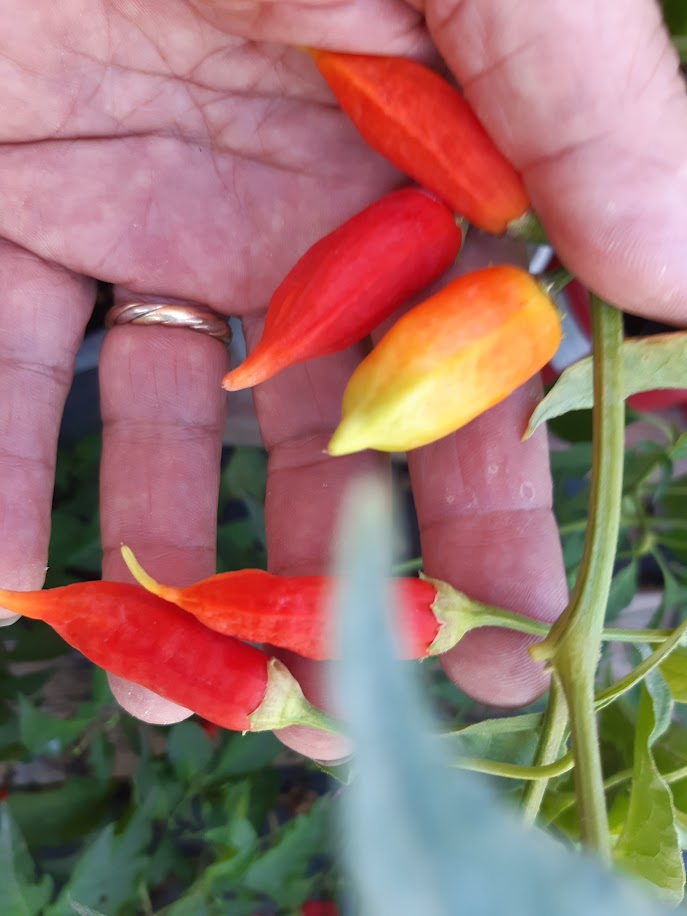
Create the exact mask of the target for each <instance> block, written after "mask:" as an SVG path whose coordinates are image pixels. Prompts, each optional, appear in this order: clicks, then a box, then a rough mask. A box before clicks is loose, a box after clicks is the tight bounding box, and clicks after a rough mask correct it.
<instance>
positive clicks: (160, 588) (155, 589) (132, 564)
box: [120, 544, 168, 598]
mask: <svg viewBox="0 0 687 916" xmlns="http://www.w3.org/2000/svg"><path fill="white" fill-rule="evenodd" d="M120 550H121V554H122V559H123V560H124V562H125V563H126V568H127V569H128V570H129V572H130V573H131V575H132V576H133V577H134V579H135V580H136V581H137V582H138V584H139V585H142V586H143V588H144V589H145V590H146V591H147V592H152V593H153V595H157V596H158V597H160V598H165V597H166V594H165V592H166V591H167V590H168V589H167V587H166V586H165V585H161V584H160V583H159V582H157V581H156V580H155V579H153V577H152V576H151V575H149V574H148V573H147V572H146V571H145V569H143V567H142V566H141V564H140V563H139V562H138V560H137V559H136V557H135V556H134V552H133V550H132V549H131V548H130V547H127V546H126V544H122V546H121V548H120Z"/></svg>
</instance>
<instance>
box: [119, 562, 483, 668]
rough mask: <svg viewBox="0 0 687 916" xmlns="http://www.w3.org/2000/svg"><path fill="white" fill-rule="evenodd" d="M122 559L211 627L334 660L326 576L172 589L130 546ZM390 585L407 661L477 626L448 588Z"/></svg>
mask: <svg viewBox="0 0 687 916" xmlns="http://www.w3.org/2000/svg"><path fill="white" fill-rule="evenodd" d="M122 556H123V557H124V562H125V563H126V564H127V566H128V567H129V571H130V572H131V574H132V575H133V576H134V577H135V578H136V579H137V581H138V582H140V583H141V585H143V587H144V588H147V589H148V590H149V591H151V592H152V593H153V594H155V595H159V596H160V597H161V598H164V599H165V600H166V601H172V602H173V603H174V604H176V605H178V606H179V607H181V608H183V609H184V610H185V611H188V612H189V613H190V614H193V615H194V616H195V617H197V618H198V620H200V621H201V623H203V624H204V625H205V626H206V627H210V628H211V629H213V630H217V631H218V632H220V633H225V634H227V635H230V636H236V637H238V638H239V639H246V640H250V641H252V642H266V643H271V644H272V645H274V646H279V647H281V648H282V649H289V650H291V651H292V652H297V653H298V654H299V655H302V656H304V657H306V658H314V659H319V660H323V659H328V658H333V657H334V656H335V655H336V652H335V645H334V639H333V633H332V632H331V619H330V618H331V607H330V605H331V595H332V591H333V588H334V584H335V580H333V579H332V578H331V577H329V576H273V575H271V574H270V573H268V572H264V571H263V570H261V569H240V570H236V571H235V572H227V573H220V574H219V575H216V576H210V578H208V579H201V581H200V582H195V583H194V584H193V585H187V586H186V587H185V588H174V587H173V586H169V585H162V584H161V583H159V582H156V581H155V580H154V579H153V578H151V576H149V575H148V574H147V573H146V572H145V570H144V569H142V568H141V566H140V565H139V564H138V562H137V561H136V559H135V557H134V555H133V553H132V552H131V550H130V549H129V548H128V547H122ZM390 585H391V586H392V588H393V606H394V608H395V609H396V611H397V619H396V622H397V628H396V633H397V637H398V649H399V654H400V655H401V657H403V658H425V657H426V656H428V655H438V654H440V653H441V652H446V651H447V650H448V649H450V648H452V647H453V646H454V645H455V644H456V643H457V642H458V641H459V640H460V639H461V638H462V637H463V636H464V635H465V633H466V632H467V631H468V630H469V629H472V627H474V626H476V625H478V621H479V611H478V610H475V605H474V602H471V601H470V599H469V598H467V597H466V596H465V595H462V594H461V593H460V592H458V591H456V590H455V589H453V588H451V586H450V585H447V584H446V583H444V582H439V581H436V580H434V579H416V578H403V579H400V578H399V579H392V580H391V581H390Z"/></svg>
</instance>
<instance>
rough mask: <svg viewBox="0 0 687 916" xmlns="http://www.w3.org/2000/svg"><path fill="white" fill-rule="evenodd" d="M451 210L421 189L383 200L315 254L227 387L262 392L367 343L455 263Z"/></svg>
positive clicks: (278, 298) (289, 280) (285, 287)
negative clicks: (301, 367)
mask: <svg viewBox="0 0 687 916" xmlns="http://www.w3.org/2000/svg"><path fill="white" fill-rule="evenodd" d="M461 240H462V234H461V231H460V229H459V228H458V226H457V225H456V222H455V219H454V218H453V214H452V213H451V211H450V210H449V209H448V208H447V207H446V206H444V204H442V203H441V201H439V200H437V199H436V198H435V197H432V196H431V195H430V194H428V193H426V192H425V191H421V190H420V189H419V188H404V189H402V190H400V191H395V192H393V193H391V194H387V195H386V196H385V197H382V198H381V200H378V201H376V203H373V204H371V205H370V206H369V207H367V208H366V209H365V210H363V211H362V212H361V213H358V214H357V215H356V216H354V217H352V218H351V219H349V220H348V222H346V223H344V224H343V225H342V226H339V228H338V229H336V230H335V231H334V232H332V233H330V234H329V235H327V236H325V238H323V239H321V240H320V241H319V242H317V243H316V244H315V245H313V247H312V248H310V249H309V250H308V251H307V252H306V253H305V254H304V255H303V257H302V258H301V259H300V260H299V261H298V263H297V264H296V265H295V267H293V268H292V270H291V271H289V273H288V274H287V276H286V277H285V279H284V280H282V282H281V283H280V284H279V286H278V287H277V290H276V291H275V293H274V295H273V296H272V298H271V299H270V303H269V306H268V308H267V317H266V319H265V327H264V330H263V334H262V338H261V339H260V342H259V343H258V345H257V346H256V347H255V349H254V350H253V351H252V352H251V353H249V355H248V357H247V358H246V359H245V360H244V361H243V363H241V365H240V366H238V367H237V368H236V369H234V370H233V371H232V372H229V373H228V374H227V375H226V376H225V377H224V380H223V382H222V384H223V386H224V387H225V388H226V389H228V390H229V391H236V390H238V389H239V388H246V387H248V386H250V385H257V384H258V383H259V382H263V381H265V379H268V378H270V377H271V376H272V375H274V374H275V373H277V372H279V371H280V370H281V369H284V368H285V367H286V366H291V365H293V364H294V363H298V362H302V361H303V360H306V359H312V358H313V357H315V356H325V355H326V354H328V353H335V352H336V351H337V350H343V349H344V348H345V347H349V346H350V345H351V344H354V343H357V341H359V340H362V339H363V337H365V336H366V335H367V334H369V333H370V331H372V330H373V329H374V328H376V327H377V325H378V324H380V323H381V322H382V321H383V320H384V319H385V318H387V317H388V316H389V315H390V314H391V313H392V312H393V311H394V309H395V308H397V307H398V306H399V305H401V304H402V303H403V302H405V301H406V300H407V299H409V298H410V297H411V296H414V295H415V294H416V293H419V292H420V291H421V290H423V289H424V288H425V287H426V286H427V285H428V284H429V283H431V282H432V280H435V279H436V278H437V277H438V276H440V275H441V274H442V273H443V272H444V271H445V270H446V268H447V267H449V266H450V265H451V264H452V263H453V261H454V260H455V258H456V255H457V254H458V251H459V250H460V244H461Z"/></svg>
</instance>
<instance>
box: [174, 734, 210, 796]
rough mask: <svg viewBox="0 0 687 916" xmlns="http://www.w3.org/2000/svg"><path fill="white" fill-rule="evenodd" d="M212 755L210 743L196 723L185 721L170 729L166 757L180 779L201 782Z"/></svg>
mask: <svg viewBox="0 0 687 916" xmlns="http://www.w3.org/2000/svg"><path fill="white" fill-rule="evenodd" d="M212 754H213V747H212V742H211V741H210V739H209V738H208V736H207V735H206V734H205V732H204V731H203V729H202V728H201V727H200V725H198V723H197V722H193V721H192V720H186V721H185V722H179V723H178V725H173V726H172V727H171V728H170V730H169V732H168V734H167V755H168V757H169V759H170V761H171V763H172V766H173V767H174V770H175V771H176V773H177V775H178V776H179V778H180V779H182V780H184V781H185V782H192V781H193V780H194V778H197V779H199V780H201V779H202V778H203V776H204V773H205V769H206V767H207V765H208V764H209V763H210V760H211V759H212Z"/></svg>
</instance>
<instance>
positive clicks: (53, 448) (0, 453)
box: [0, 240, 95, 618]
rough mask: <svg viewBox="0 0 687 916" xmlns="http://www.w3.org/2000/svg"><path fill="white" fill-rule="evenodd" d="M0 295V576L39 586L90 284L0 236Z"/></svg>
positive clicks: (8, 583)
mask: <svg viewBox="0 0 687 916" xmlns="http://www.w3.org/2000/svg"><path fill="white" fill-rule="evenodd" d="M0 293H1V296H2V298H1V299H0V312H1V314H2V316H3V320H2V328H3V331H2V338H1V341H0V387H1V388H2V397H1V398H0V542H1V543H2V550H1V551H0V581H1V582H2V584H3V586H4V587H5V588H14V589H39V588H40V587H41V586H42V585H43V581H44V579H45V571H46V568H47V566H46V564H47V558H48V542H49V538H50V513H51V508H52V491H53V485H54V482H55V458H56V453H57V435H58V432H59V428H60V421H61V419H62V410H63V408H64V402H65V399H66V397H67V394H68V391H69V386H70V384H71V379H72V373H73V367H74V358H75V356H76V351H77V349H78V347H79V344H80V342H81V340H82V339H83V334H84V330H85V327H86V323H87V322H88V318H89V315H90V313H91V311H92V308H93V302H94V298H95V289H94V285H93V282H92V281H90V280H86V279H85V278H83V277H79V276H76V275H75V274H72V273H70V272H69V271H67V270H63V269H62V268H60V267H57V266H55V265H51V264H48V263H46V262H45V261H42V260H40V259H39V258H36V257H35V256H34V255H32V254H29V253H28V252H27V251H24V250H23V249H21V248H18V247H16V246H15V245H13V244H11V243H9V242H5V241H2V240H0ZM7 616H8V614H7V612H5V611H3V610H2V609H0V617H5V618H6V617H7ZM12 616H13V615H12Z"/></svg>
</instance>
